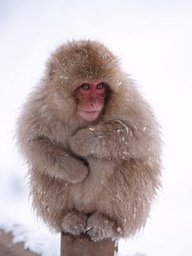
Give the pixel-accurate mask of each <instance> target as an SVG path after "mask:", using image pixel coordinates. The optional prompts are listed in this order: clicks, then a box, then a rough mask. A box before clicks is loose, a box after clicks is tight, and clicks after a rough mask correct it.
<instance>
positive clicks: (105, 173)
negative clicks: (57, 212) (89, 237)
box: [73, 159, 114, 214]
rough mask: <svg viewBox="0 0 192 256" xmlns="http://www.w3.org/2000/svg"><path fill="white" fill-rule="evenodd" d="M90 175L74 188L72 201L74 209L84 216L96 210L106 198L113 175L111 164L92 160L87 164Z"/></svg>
mask: <svg viewBox="0 0 192 256" xmlns="http://www.w3.org/2000/svg"><path fill="white" fill-rule="evenodd" d="M89 166H90V173H89V175H88V176H87V178H86V179H85V180H84V181H83V182H82V183H81V184H79V185H78V186H76V187H75V191H74V194H73V200H74V205H75V208H76V209H77V210H78V211H82V212H84V213H86V214H90V213H92V212H95V211H97V210H98V205H99V204H100V202H101V200H104V198H106V197H107V194H108V191H107V187H108V185H107V184H108V182H109V177H110V176H111V175H113V171H114V166H113V164H112V163H110V164H108V165H106V163H105V162H104V161H98V160H95V159H92V160H91V161H90V162H89Z"/></svg>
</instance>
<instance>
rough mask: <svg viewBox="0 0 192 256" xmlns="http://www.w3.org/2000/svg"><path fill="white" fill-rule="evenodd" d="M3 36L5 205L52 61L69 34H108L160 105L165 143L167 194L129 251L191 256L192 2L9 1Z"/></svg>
mask: <svg viewBox="0 0 192 256" xmlns="http://www.w3.org/2000/svg"><path fill="white" fill-rule="evenodd" d="M0 38H1V39H0V87H1V93H0V120H1V125H0V155H1V156H0V207H1V205H3V204H4V209H6V205H7V204H6V202H5V201H2V202H1V199H2V198H3V199H2V200H5V198H8V195H9V194H10V193H12V192H11V191H14V189H15V188H14V189H13V187H12V186H13V183H14V182H13V181H12V179H14V180H15V179H18V182H20V177H22V176H23V173H24V170H25V167H24V166H23V165H22V161H21V159H20V157H19V155H18V154H17V152H16V150H15V145H14V141H13V135H14V129H15V120H16V117H17V115H18V112H19V107H20V105H21V104H22V102H23V101H24V99H25V98H26V95H27V93H28V92H29V91H30V90H31V89H32V87H33V86H34V85H35V84H36V83H37V82H38V79H39V78H40V77H41V74H42V72H43V68H44V62H45V61H46V59H47V57H48V56H49V54H50V52H51V51H52V50H53V49H54V48H55V47H56V46H57V45H59V44H61V43H63V42H65V41H66V40H71V39H84V38H88V39H96V40H100V41H101V42H103V43H104V44H105V45H106V46H108V47H109V48H110V49H111V50H112V51H113V52H114V53H115V54H116V55H117V56H120V58H121V61H122V66H123V69H124V70H125V71H126V72H128V73H129V74H131V75H132V77H133V78H134V79H135V80H136V81H137V82H138V84H139V85H140V86H141V90H142V92H143V94H144V96H145V97H146V98H147V99H148V100H149V101H150V102H151V104H152V105H153V107H154V109H155V112H156V114H157V116H158V118H159V120H160V122H161V123H162V126H163V136H164V137H163V140H164V143H165V149H164V155H163V160H164V167H165V168H164V172H163V184H164V187H163V190H162V192H161V195H160V199H159V201H158V202H157V203H156V204H155V205H154V208H153V211H152V213H151V218H150V220H149V222H148V224H147V226H146V229H145V231H144V233H142V234H140V235H139V236H138V237H136V238H135V239H134V240H133V241H127V242H126V243H123V244H122V245H121V248H122V249H121V250H122V252H126V253H127V252H128V253H130V254H131V253H136V252H139V251H140V252H143V253H146V254H147V255H148V256H162V255H163V256H172V255H174V256H183V255H185V256H191V255H192V236H191V231H192V220H191V216H192V196H191V194H192V163H191V144H192V135H191V131H192V123H191V119H192V70H191V68H192V50H191V46H192V1H190V0H188V1H187V0H183V1H178V0H172V1H165V0H156V1H155V0H154V1H152V0H151V1H149V0H146V1H143V0H132V1H131V0H117V1H114V0H113V1H112V0H111V1H107V0H97V1H96V0H95V1H88V0H87V1H86V0H81V1H77V0H76V1H75V0H70V1H65V0H54V1H50V0H33V1H24V0H17V1H14V0H12V1H11V0H1V1H0ZM10 174H11V175H10ZM10 177H12V178H10ZM19 186H21V185H18V187H19ZM2 194H3V196H4V197H3V196H2V197H1V195H2ZM10 198H11V197H10ZM9 203H10V202H9ZM0 210H1V208H0ZM125 248H126V249H125ZM125 250H126V251H125Z"/></svg>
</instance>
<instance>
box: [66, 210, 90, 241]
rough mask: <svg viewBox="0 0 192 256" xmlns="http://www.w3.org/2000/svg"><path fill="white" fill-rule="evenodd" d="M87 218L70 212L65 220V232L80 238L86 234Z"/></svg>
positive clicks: (81, 214) (82, 214)
mask: <svg viewBox="0 0 192 256" xmlns="http://www.w3.org/2000/svg"><path fill="white" fill-rule="evenodd" d="M86 223H87V216H86V215H85V214H84V213H80V212H75V211H73V212H69V213H68V214H67V215H65V217H64V218H63V221H62V224H61V227H62V230H63V232H65V233H69V234H72V235H74V236H78V235H80V234H81V233H84V232H85V227H86Z"/></svg>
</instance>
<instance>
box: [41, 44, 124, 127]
mask: <svg viewBox="0 0 192 256" xmlns="http://www.w3.org/2000/svg"><path fill="white" fill-rule="evenodd" d="M120 74H121V72H120V69H119V65H118V60H117V58H116V57H115V56H114V55H113V54H112V53H111V52H110V51H109V50H108V49H107V48H106V47H105V46H104V45H102V44H100V43H98V42H96V41H89V40H87V41H72V42H68V43H66V44H64V45H61V46H60V47H58V48H57V49H56V51H55V52H54V53H53V54H52V55H51V58H50V59H49V61H48V63H47V71H46V84H48V87H49V90H51V91H52V94H53V95H54V96H56V97H57V98H60V100H59V101H58V99H57V104H58V102H60V104H62V103H61V99H62V98H63V99H68V100H69V99H70V100H71V102H70V103H71V107H69V108H70V110H69V111H71V112H72V111H73V113H75V112H76V113H77V116H78V117H80V118H82V119H83V120H85V121H87V122H92V121H95V120H96V119H97V118H98V117H99V116H100V114H101V112H102V111H103V110H104V107H105V105H106V101H107V99H108V98H109V96H110V94H111V93H112V92H113V91H116V90H117V87H118V85H119V84H120V83H121V79H122V77H121V75H120ZM67 104H68V105H69V103H67ZM60 107H61V106H60Z"/></svg>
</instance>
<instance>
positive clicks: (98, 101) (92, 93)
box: [76, 82, 107, 122]
mask: <svg viewBox="0 0 192 256" xmlns="http://www.w3.org/2000/svg"><path fill="white" fill-rule="evenodd" d="M106 95H107V84H105V83H104V82H91V83H89V82H86V83H83V84H81V85H80V86H79V87H78V88H77V90H76V101H77V114H78V115H79V116H80V117H81V118H83V119H84V120H85V121H88V122H92V121H95V120H96V119H97V118H98V117H99V115H100V114H101V112H102V110H103V108H104V105H105V99H106Z"/></svg>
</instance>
